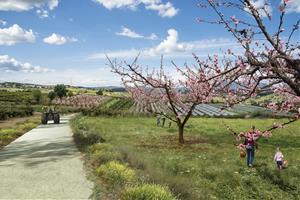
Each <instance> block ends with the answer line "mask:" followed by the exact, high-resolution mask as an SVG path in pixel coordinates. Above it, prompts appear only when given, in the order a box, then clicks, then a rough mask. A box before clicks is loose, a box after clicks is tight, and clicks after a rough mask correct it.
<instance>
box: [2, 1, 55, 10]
mask: <svg viewBox="0 0 300 200" xmlns="http://www.w3.org/2000/svg"><path fill="white" fill-rule="evenodd" d="M58 3H59V1H58V0H1V1H0V10H3V11H27V10H31V9H33V8H42V7H44V6H47V7H48V9H50V10H53V9H54V8H56V7H57V6H58Z"/></svg>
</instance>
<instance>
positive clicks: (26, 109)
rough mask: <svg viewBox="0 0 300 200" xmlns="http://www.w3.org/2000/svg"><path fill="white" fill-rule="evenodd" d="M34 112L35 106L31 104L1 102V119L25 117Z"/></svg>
mask: <svg viewBox="0 0 300 200" xmlns="http://www.w3.org/2000/svg"><path fill="white" fill-rule="evenodd" d="M32 114H33V108H32V107H31V106H29V105H12V104H6V105H5V104H3V103H1V104H0V120H5V119H8V118H12V117H24V116H29V115H32Z"/></svg>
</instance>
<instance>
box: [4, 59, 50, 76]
mask: <svg viewBox="0 0 300 200" xmlns="http://www.w3.org/2000/svg"><path fill="white" fill-rule="evenodd" d="M3 70H4V71H5V72H18V71H19V72H27V73H35V72H50V71H51V70H49V69H47V68H43V67H40V66H33V65H31V64H30V63H27V62H26V63H22V62H19V61H17V60H16V59H14V58H11V57H9V56H8V55H0V71H3Z"/></svg>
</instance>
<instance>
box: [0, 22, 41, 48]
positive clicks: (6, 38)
mask: <svg viewBox="0 0 300 200" xmlns="http://www.w3.org/2000/svg"><path fill="white" fill-rule="evenodd" d="M21 42H35V35H34V33H33V31H32V30H31V29H30V30H28V31H26V30H24V29H22V28H21V27H20V26H19V25H18V24H14V25H12V26H11V27H9V28H3V29H1V28H0V45H7V46H11V45H15V44H16V43H21Z"/></svg>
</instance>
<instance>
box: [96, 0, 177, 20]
mask: <svg viewBox="0 0 300 200" xmlns="http://www.w3.org/2000/svg"><path fill="white" fill-rule="evenodd" d="M93 1H94V2H96V3H99V4H101V5H103V6H104V7H105V8H107V9H109V10H112V9H114V8H127V9H131V10H135V9H137V7H138V6H139V5H144V6H145V8H146V9H147V10H154V11H157V12H158V15H159V16H161V17H174V16H175V15H177V13H178V11H179V10H178V9H176V8H175V7H174V6H173V4H172V3H170V2H167V3H163V2H162V0H93Z"/></svg>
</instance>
